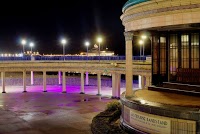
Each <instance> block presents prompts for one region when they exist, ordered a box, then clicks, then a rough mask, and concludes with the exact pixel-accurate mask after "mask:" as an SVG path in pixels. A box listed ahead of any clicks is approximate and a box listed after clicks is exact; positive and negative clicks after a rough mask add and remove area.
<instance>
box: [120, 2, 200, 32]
mask: <svg viewBox="0 0 200 134" xmlns="http://www.w3.org/2000/svg"><path fill="white" fill-rule="evenodd" d="M132 1H133V0H132ZM135 2H136V1H135ZM199 14H200V1H199V0H173V1H172V0H150V1H147V0H141V1H140V2H139V0H138V3H135V4H133V3H132V4H131V0H129V1H128V2H127V4H125V6H124V7H123V15H122V16H121V20H122V22H123V25H124V26H125V31H137V30H151V29H152V30H162V29H165V28H166V29H173V28H174V29H180V28H183V27H184V28H185V29H186V28H194V26H198V28H199V27H200V26H199V25H192V24H199V22H200V15H199Z"/></svg>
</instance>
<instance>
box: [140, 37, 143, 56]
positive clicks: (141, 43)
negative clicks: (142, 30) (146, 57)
mask: <svg viewBox="0 0 200 134" xmlns="http://www.w3.org/2000/svg"><path fill="white" fill-rule="evenodd" d="M139 44H140V57H141V55H142V49H141V48H142V45H143V44H144V41H143V40H139Z"/></svg>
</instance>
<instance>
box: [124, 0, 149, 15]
mask: <svg viewBox="0 0 200 134" xmlns="http://www.w3.org/2000/svg"><path fill="white" fill-rule="evenodd" d="M147 1H149V0H128V1H127V2H126V3H125V5H124V6H123V8H122V12H124V11H125V10H126V9H127V8H129V7H131V6H133V5H136V4H139V3H142V2H147Z"/></svg>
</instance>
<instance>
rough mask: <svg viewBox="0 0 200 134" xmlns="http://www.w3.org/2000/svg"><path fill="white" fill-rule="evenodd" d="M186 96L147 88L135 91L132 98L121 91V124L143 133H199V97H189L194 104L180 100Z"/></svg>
mask: <svg viewBox="0 0 200 134" xmlns="http://www.w3.org/2000/svg"><path fill="white" fill-rule="evenodd" d="M162 98H163V99H162ZM186 98H187V96H185V95H177V94H175V95H174V96H172V95H171V94H170V93H160V92H155V91H148V90H138V91H135V92H134V96H133V97H132V98H129V99H127V98H125V96H124V94H122V95H121V102H122V111H123V113H122V115H121V125H122V127H123V128H125V129H126V130H128V131H129V132H133V131H134V132H135V131H136V132H139V133H141V134H143V133H153V134H155V133H158V134H171V133H174V134H177V133H179V134H183V133H186V134H188V133H191V134H196V133H200V122H199V121H200V112H199V107H200V105H199V104H200V103H198V102H200V98H199V97H190V98H192V99H191V101H188V102H190V103H191V104H192V105H188V104H186V105H184V104H181V102H183V101H185V99H186ZM149 100H150V101H149ZM162 100H163V101H162ZM170 102H172V103H173V105H171V104H170Z"/></svg>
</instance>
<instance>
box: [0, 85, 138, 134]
mask: <svg viewBox="0 0 200 134" xmlns="http://www.w3.org/2000/svg"><path fill="white" fill-rule="evenodd" d="M135 86H137V85H135ZM22 91H23V88H22V86H6V92H7V93H6V94H0V134H90V133H91V131H90V124H91V121H92V118H93V117H94V116H95V115H96V114H98V113H99V112H101V111H103V110H104V109H105V107H106V104H107V103H108V102H110V101H113V100H112V99H110V98H109V96H110V95H111V87H102V96H101V97H99V96H96V94H97V87H96V86H85V93H86V94H85V95H81V94H79V92H80V86H67V93H65V94H63V93H61V91H62V86H59V85H51V86H47V91H48V92H47V93H44V92H42V86H28V87H27V91H28V92H27V93H22ZM123 91H124V89H122V90H121V92H123Z"/></svg>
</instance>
